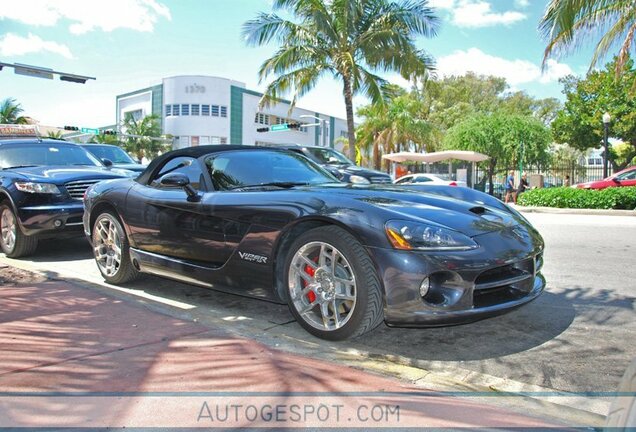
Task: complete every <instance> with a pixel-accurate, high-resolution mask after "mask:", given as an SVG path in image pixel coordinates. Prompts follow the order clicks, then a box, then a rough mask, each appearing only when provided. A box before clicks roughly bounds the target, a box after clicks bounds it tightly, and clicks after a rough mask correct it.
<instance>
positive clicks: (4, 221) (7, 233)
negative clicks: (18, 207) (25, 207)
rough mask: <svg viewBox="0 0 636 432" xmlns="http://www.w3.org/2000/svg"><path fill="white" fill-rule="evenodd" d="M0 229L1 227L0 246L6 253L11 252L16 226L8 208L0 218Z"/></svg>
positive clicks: (13, 245)
mask: <svg viewBox="0 0 636 432" xmlns="http://www.w3.org/2000/svg"><path fill="white" fill-rule="evenodd" d="M0 227H2V244H3V245H4V247H5V249H6V250H7V251H12V250H13V248H15V239H16V237H17V229H18V226H17V225H16V221H15V216H14V214H13V212H12V211H11V210H10V209H8V208H5V209H4V211H3V212H2V216H0Z"/></svg>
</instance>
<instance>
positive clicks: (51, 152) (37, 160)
mask: <svg viewBox="0 0 636 432" xmlns="http://www.w3.org/2000/svg"><path fill="white" fill-rule="evenodd" d="M41 165H44V166H50V165H58V166H59V165H61V166H72V165H88V166H100V167H101V166H103V165H102V164H101V163H100V162H99V161H98V160H97V159H95V157H94V156H92V155H91V154H90V153H88V152H87V151H86V150H84V149H83V148H81V147H80V146H76V145H69V144H63V145H60V144H53V143H33V144H31V143H26V144H16V145H11V144H5V145H2V146H0V169H5V168H10V167H20V166H41Z"/></svg>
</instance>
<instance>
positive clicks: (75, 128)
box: [64, 126, 79, 131]
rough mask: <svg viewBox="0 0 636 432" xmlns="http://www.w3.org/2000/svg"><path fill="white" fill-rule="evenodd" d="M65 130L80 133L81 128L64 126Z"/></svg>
mask: <svg viewBox="0 0 636 432" xmlns="http://www.w3.org/2000/svg"><path fill="white" fill-rule="evenodd" d="M64 130H67V131H78V130H79V128H78V127H77V126H64Z"/></svg>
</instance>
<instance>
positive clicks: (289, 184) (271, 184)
mask: <svg viewBox="0 0 636 432" xmlns="http://www.w3.org/2000/svg"><path fill="white" fill-rule="evenodd" d="M308 184H309V183H306V182H269V183H259V184H253V185H244V186H236V187H233V188H232V190H234V189H247V188H260V187H279V188H283V189H289V188H293V187H294V186H306V185H308Z"/></svg>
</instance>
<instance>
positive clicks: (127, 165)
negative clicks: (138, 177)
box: [113, 163, 147, 173]
mask: <svg viewBox="0 0 636 432" xmlns="http://www.w3.org/2000/svg"><path fill="white" fill-rule="evenodd" d="M146 166H147V165H141V164H135V163H116V164H113V168H119V169H125V170H129V171H134V172H137V173H140V172H142V171H144V170H145V169H146Z"/></svg>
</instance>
